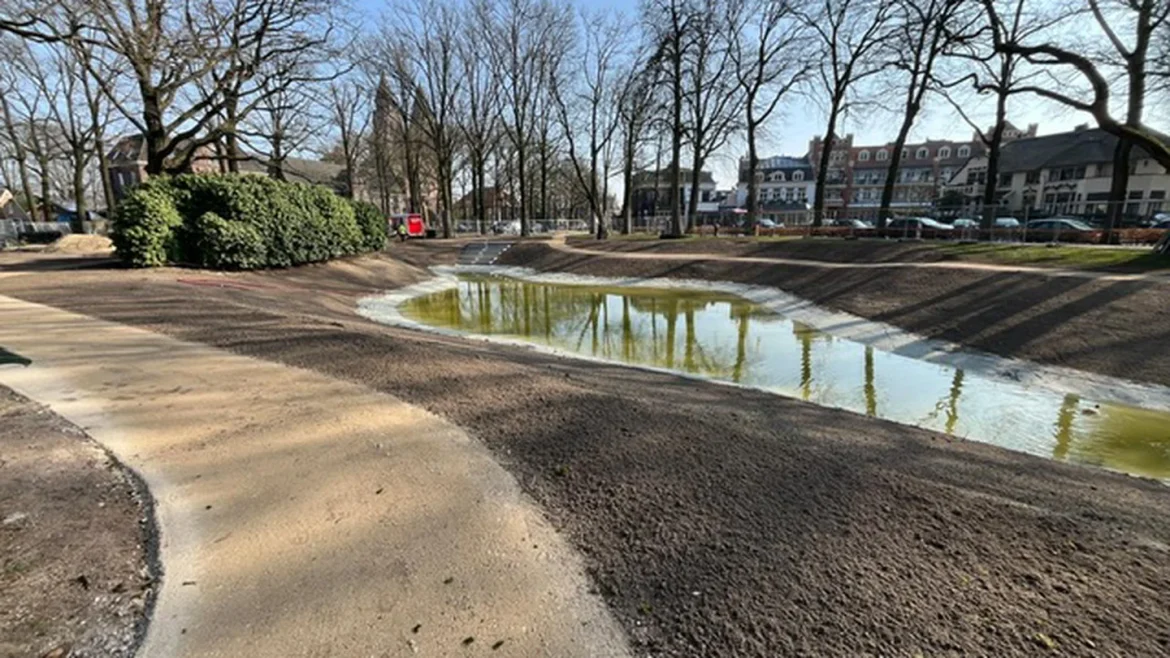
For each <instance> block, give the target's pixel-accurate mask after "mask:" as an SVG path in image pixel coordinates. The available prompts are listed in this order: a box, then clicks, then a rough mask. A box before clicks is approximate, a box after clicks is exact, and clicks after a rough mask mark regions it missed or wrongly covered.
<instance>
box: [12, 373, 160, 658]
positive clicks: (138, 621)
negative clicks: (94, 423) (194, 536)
mask: <svg viewBox="0 0 1170 658" xmlns="http://www.w3.org/2000/svg"><path fill="white" fill-rule="evenodd" d="M0 356H2V354H0ZM0 362H2V361H0ZM8 367H12V366H8ZM138 490H139V488H138V487H137V485H136V484H135V483H134V481H133V480H132V478H131V476H130V475H129V474H128V473H126V472H125V471H124V470H123V469H122V468H121V467H120V466H119V465H118V464H116V463H114V462H113V460H111V459H110V457H109V456H108V455H107V454H106V453H105V452H104V451H103V450H102V449H101V448H100V447H98V446H97V445H96V444H95V443H94V442H93V441H91V440H90V439H89V438H88V437H86V435H85V434H84V433H83V432H82V431H81V430H80V429H78V428H77V427H75V426H73V425H71V424H69V423H68V422H66V421H64V420H62V419H61V418H60V417H58V416H56V415H55V414H53V413H52V412H50V411H48V410H47V409H45V408H43V407H41V406H39V405H37V404H35V403H33V402H31V401H29V400H27V399H25V398H23V397H21V396H19V395H17V394H15V393H13V392H12V391H11V390H9V389H7V388H4V387H0V565H2V569H0V656H4V657H6V658H9V657H11V658H18V657H19V658H25V657H27V656H52V657H53V658H63V657H64V656H73V657H76V658H82V657H93V658H99V657H100V658H120V657H126V658H128V657H129V656H132V655H134V650H135V649H136V648H137V645H138V640H139V638H140V637H141V633H142V632H143V631H144V630H145V624H146V614H145V611H146V609H147V608H148V606H149V602H150V600H151V596H152V594H151V582H152V579H151V576H150V574H151V571H150V569H148V567H147V563H146V559H147V550H146V549H145V548H144V546H145V545H146V544H147V543H148V542H149V541H150V537H149V536H148V532H147V529H148V527H149V524H150V523H152V522H151V521H148V519H149V514H150V512H149V510H147V509H145V508H144V507H143V506H142V504H141V502H140V499H139V497H138V495H137V491H138Z"/></svg>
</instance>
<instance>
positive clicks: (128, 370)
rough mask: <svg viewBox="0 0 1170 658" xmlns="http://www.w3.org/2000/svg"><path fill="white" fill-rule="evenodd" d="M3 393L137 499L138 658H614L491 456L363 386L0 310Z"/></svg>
mask: <svg viewBox="0 0 1170 658" xmlns="http://www.w3.org/2000/svg"><path fill="white" fill-rule="evenodd" d="M0 346H3V347H4V348H6V349H8V350H9V351H11V352H15V353H17V354H19V355H21V356H23V357H25V358H27V359H31V360H32V365H31V366H28V367H20V366H15V365H11V366H5V367H3V368H0V383H2V384H4V385H7V386H10V387H12V388H14V389H16V390H17V391H19V392H21V393H23V394H25V395H27V396H29V397H31V398H33V399H35V400H37V401H39V402H41V403H43V404H46V405H48V406H49V407H51V408H52V409H53V410H54V411H55V412H57V413H59V414H61V415H63V416H64V417H66V418H67V419H69V420H71V421H72V422H74V423H76V424H78V425H80V426H81V427H84V428H86V429H87V430H88V432H89V433H90V434H91V435H92V436H94V437H95V438H96V439H97V440H99V441H101V442H102V443H104V444H105V445H106V446H108V447H109V448H111V449H112V450H113V451H114V452H115V453H116V454H117V455H118V457H119V458H121V459H122V460H123V461H124V462H125V463H127V464H128V465H129V466H131V467H132V468H134V469H135V470H137V471H138V472H139V473H140V474H142V475H143V477H144V478H145V479H146V481H147V483H148V485H149V486H150V489H151V492H152V493H153V495H154V497H155V499H156V501H157V506H158V508H157V514H158V520H159V523H160V526H161V557H162V563H163V568H164V571H165V575H164V578H163V583H162V588H161V591H160V594H159V598H158V603H157V608H156V610H155V613H154V616H153V621H152V622H151V625H150V629H149V632H148V634H147V638H146V641H145V644H144V646H143V648H142V651H141V652H140V655H141V656H143V657H145V658H181V657H182V658H185V657H190V656H225V657H240V656H248V657H249V658H261V657H266V656H272V657H277V656H279V657H282V658H285V657H291V656H306V657H309V656H312V657H324V656H345V657H346V658H349V657H359V656H362V657H364V656H414V655H420V656H467V655H492V656H525V657H527V656H555V657H558V658H559V657H562V656H591V657H595V656H603V657H607V656H623V655H627V653H628V652H627V648H626V645H625V642H624V638H623V636H622V633H621V631H620V629H619V628H618V626H617V625H616V624H615V622H614V621H613V620H612V618H611V617H610V615H609V613H608V612H607V610H606V609H605V607H604V605H603V603H602V602H601V601H600V599H598V598H597V597H594V596H592V595H590V594H589V593H588V592H587V588H588V583H587V580H586V578H585V577H584V575H583V571H582V566H581V564H580V562H579V560H578V558H577V557H576V556H575V554H574V553H573V552H571V551H570V550H569V548H568V547H567V546H566V544H565V543H564V542H563V541H562V540H561V539H560V538H559V537H558V536H557V535H556V534H555V533H554V532H553V530H552V529H551V528H550V527H549V526H548V525H547V523H546V522H544V521H543V520H542V518H541V517H540V515H539V513H538V512H537V511H536V510H535V509H534V508H533V507H532V506H531V505H530V504H529V503H528V502H527V501H526V500H525V499H524V498H523V497H522V496H521V494H520V492H519V490H518V488H517V486H516V483H515V482H514V481H513V480H512V478H511V477H510V476H509V475H508V474H507V473H506V472H505V471H504V470H503V469H502V468H501V467H500V466H499V465H498V464H496V463H495V462H494V461H493V460H492V458H491V456H490V455H489V454H488V452H487V451H486V449H484V448H483V447H481V446H480V445H479V444H478V443H476V442H474V441H472V440H471V439H469V438H468V437H467V435H466V434H464V433H463V432H462V431H460V430H459V429H458V428H456V427H455V426H453V425H451V424H449V423H447V422H445V421H443V420H442V419H440V418H438V417H435V416H433V415H430V414H428V413H426V412H424V411H422V410H420V409H418V408H416V407H412V406H410V405H407V404H405V403H403V402H402V401H400V400H398V399H397V398H394V397H392V396H389V395H385V394H382V393H378V392H375V391H372V390H370V389H368V388H365V387H362V386H359V385H357V384H352V383H347V382H342V381H338V380H335V379H331V378H328V377H325V376H322V375H318V374H316V373H312V372H308V371H304V370H299V369H295V368H290V367H286V366H281V365H277V364H273V363H269V362H264V361H259V360H255V359H250V358H246V357H242V356H236V355H233V354H229V353H227V352H223V351H220V350H216V349H212V348H209V347H206V346H202V345H195V344H190V343H185V342H182V341H178V340H175V339H172V338H168V337H165V336H161V335H158V334H154V333H150V332H147V331H143V330H139V329H134V328H130V327H127V326H123V325H118V324H114V323H109V322H104V321H100V320H96V319H93V318H89V317H86V316H82V315H77V314H73V313H68V312H65V311H61V310H57V309H53V308H49V307H45V306H40V305H36V304H31V303H27V302H23V301H19V300H15V299H11V298H7V297H2V296H0Z"/></svg>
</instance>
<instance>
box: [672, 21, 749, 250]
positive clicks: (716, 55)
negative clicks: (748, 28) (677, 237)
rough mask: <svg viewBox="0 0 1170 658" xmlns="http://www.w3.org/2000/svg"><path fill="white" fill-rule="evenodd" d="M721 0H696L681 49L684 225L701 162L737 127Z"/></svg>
mask: <svg viewBox="0 0 1170 658" xmlns="http://www.w3.org/2000/svg"><path fill="white" fill-rule="evenodd" d="M729 11H730V8H729V6H728V4H727V0H702V3H701V5H700V7H699V11H698V13H697V15H696V17H695V19H694V20H693V21H692V22H691V42H692V45H691V48H690V49H688V51H687V57H686V58H685V61H686V73H685V78H686V81H687V103H686V105H687V110H688V116H687V132H688V135H689V137H690V146H691V189H690V201H689V202H688V204H687V206H688V208H687V211H688V212H687V228H688V229H690V228H692V227H694V226H695V225H696V223H697V219H698V214H699V203H700V196H699V195H700V192H701V191H700V185H701V181H702V174H703V167H704V166H705V165H706V163H707V159H708V158H710V157H711V155H712V154H714V153H715V152H717V151H719V150H720V149H722V148H723V147H724V146H725V145H726V144H727V141H728V139H730V138H731V136H732V134H734V133H735V132H736V131H737V130H738V129H739V126H740V118H741V115H740V112H739V108H740V103H741V101H742V94H741V89H740V87H739V86H738V85H737V84H736V76H735V71H734V69H735V60H734V58H733V55H732V53H733V52H734V48H733V47H732V41H733V37H732V25H731V23H733V22H732V21H728V20H727V16H728V15H729Z"/></svg>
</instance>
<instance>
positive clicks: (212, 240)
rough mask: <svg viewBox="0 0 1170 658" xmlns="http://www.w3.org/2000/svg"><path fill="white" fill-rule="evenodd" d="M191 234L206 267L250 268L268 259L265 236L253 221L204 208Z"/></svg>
mask: <svg viewBox="0 0 1170 658" xmlns="http://www.w3.org/2000/svg"><path fill="white" fill-rule="evenodd" d="M191 234H192V238H193V239H194V242H195V245H196V247H197V248H196V250H195V251H196V254H197V256H198V258H199V259H200V260H199V264H200V265H201V266H203V267H210V268H213V269H219V270H251V269H255V268H258V267H264V265H265V263H267V260H266V256H267V251H268V250H267V248H266V247H265V246H264V237H263V236H262V235H260V231H258V230H257V229H256V227H255V226H252V225H251V224H245V223H243V222H232V221H228V220H226V219H224V218H223V217H220V216H219V215H217V214H215V213H213V212H205V213H203V214H202V215H200V216H199V217H198V218H196V220H195V222H194V223H193V225H192V227H191Z"/></svg>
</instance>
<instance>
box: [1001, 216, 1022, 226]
mask: <svg viewBox="0 0 1170 658" xmlns="http://www.w3.org/2000/svg"><path fill="white" fill-rule="evenodd" d="M995 228H1020V220H1018V219H1016V218H1015V217H996V218H995Z"/></svg>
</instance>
